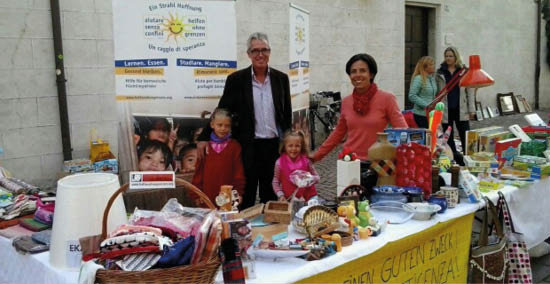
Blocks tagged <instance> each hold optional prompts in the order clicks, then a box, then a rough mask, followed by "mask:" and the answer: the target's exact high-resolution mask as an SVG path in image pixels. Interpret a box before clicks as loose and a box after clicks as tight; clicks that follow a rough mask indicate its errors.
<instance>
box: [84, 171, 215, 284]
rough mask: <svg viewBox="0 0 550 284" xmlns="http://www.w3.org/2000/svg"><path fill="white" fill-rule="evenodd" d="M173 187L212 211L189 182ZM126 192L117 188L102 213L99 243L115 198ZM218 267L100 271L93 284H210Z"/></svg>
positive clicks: (206, 263) (212, 264) (210, 262)
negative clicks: (182, 190) (186, 191)
mask: <svg viewBox="0 0 550 284" xmlns="http://www.w3.org/2000/svg"><path fill="white" fill-rule="evenodd" d="M176 186H178V187H183V188H184V189H185V190H188V191H190V192H193V193H194V194H196V195H197V196H198V197H199V198H200V199H201V200H202V201H203V202H204V203H205V204H206V205H207V206H208V207H209V208H210V209H216V207H215V206H214V204H212V202H211V201H210V199H208V197H207V196H206V195H205V194H204V193H203V192H202V191H200V190H199V189H198V188H197V187H195V186H194V185H192V184H190V183H189V182H187V181H185V180H182V179H176ZM126 190H128V185H127V184H125V185H123V186H122V187H121V188H119V189H118V190H117V191H116V192H115V193H114V194H113V196H111V199H109V202H108V203H107V207H105V211H104V212H103V224H102V228H101V239H102V240H104V239H105V238H106V237H107V218H108V215H109V210H110V209H111V205H112V204H113V202H114V201H115V199H116V197H117V196H118V195H119V194H121V193H123V192H125V191H126ZM219 266H220V260H219V258H218V257H214V258H211V259H209V260H208V261H204V262H200V263H198V264H195V265H183V266H177V267H172V268H162V269H149V270H145V271H122V270H104V269H100V270H98V271H97V273H96V279H95V283H214V279H215V277H216V273H217V271H218V268H219Z"/></svg>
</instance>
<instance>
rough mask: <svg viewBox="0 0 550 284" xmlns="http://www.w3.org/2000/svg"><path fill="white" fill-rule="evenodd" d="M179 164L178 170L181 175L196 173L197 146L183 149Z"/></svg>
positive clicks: (192, 145) (187, 146)
mask: <svg viewBox="0 0 550 284" xmlns="http://www.w3.org/2000/svg"><path fill="white" fill-rule="evenodd" d="M178 162H179V165H178V170H179V172H180V173H190V172H194V171H195V166H196V164H197V144H194V143H191V144H188V145H186V146H185V147H183V148H182V149H181V150H180V155H179V156H178Z"/></svg>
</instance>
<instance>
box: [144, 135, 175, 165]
mask: <svg viewBox="0 0 550 284" xmlns="http://www.w3.org/2000/svg"><path fill="white" fill-rule="evenodd" d="M146 151H153V152H154V151H161V152H162V156H163V157H164V166H165V167H168V165H170V163H172V151H171V150H170V148H168V146H167V145H166V144H164V143H162V142H159V141H156V140H149V139H143V140H140V141H139V143H138V145H137V152H138V160H139V157H141V155H142V154H143V153H145V152H146Z"/></svg>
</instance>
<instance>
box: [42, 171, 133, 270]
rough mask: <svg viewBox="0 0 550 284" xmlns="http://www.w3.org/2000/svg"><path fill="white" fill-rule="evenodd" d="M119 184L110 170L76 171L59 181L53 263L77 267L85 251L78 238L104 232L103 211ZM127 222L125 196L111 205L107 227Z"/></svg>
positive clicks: (54, 227) (52, 241)
mask: <svg viewBox="0 0 550 284" xmlns="http://www.w3.org/2000/svg"><path fill="white" fill-rule="evenodd" d="M119 187H120V184H119V182H118V177H117V176H116V175H113V174H107V173H90V174H76V175H70V176H67V177H64V178H62V179H61V180H59V181H58V182H57V197H56V204H55V212H54V217H53V228H52V237H51V242H50V243H51V245H50V263H51V264H52V265H53V266H55V267H58V268H63V269H69V270H78V269H79V268H80V260H81V258H82V252H81V249H80V244H79V241H78V240H79V239H80V238H82V237H87V236H93V235H99V234H101V224H102V221H103V211H104V210H105V207H106V206H107V202H108V201H109V198H111V196H112V195H113V193H115V192H116V191H117V190H118V188H119ZM126 222H127V218H126V209H125V207H124V202H123V200H122V196H118V197H117V199H115V202H114V203H113V206H112V207H111V211H110V213H109V220H108V222H107V228H108V231H112V230H114V229H115V228H116V227H117V226H119V225H121V224H125V223H126Z"/></svg>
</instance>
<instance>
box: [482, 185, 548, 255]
mask: <svg viewBox="0 0 550 284" xmlns="http://www.w3.org/2000/svg"><path fill="white" fill-rule="evenodd" d="M500 191H501V192H502V193H503V194H504V197H506V200H507V201H508V206H509V207H510V213H511V214H512V221H513V222H514V227H515V229H516V231H517V232H520V233H523V235H524V238H525V242H526V243H527V247H528V248H532V247H534V246H536V245H538V244H540V243H542V242H543V241H544V240H545V239H546V238H548V237H550V209H549V206H550V178H545V179H541V180H540V181H537V182H536V183H534V184H532V185H531V186H529V187H525V188H516V187H513V186H506V187H504V188H502V189H501V190H500ZM486 196H487V197H489V198H490V199H491V200H492V201H493V202H496V201H497V199H498V193H497V192H490V193H488V194H486ZM495 205H496V203H495Z"/></svg>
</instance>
